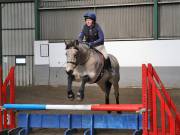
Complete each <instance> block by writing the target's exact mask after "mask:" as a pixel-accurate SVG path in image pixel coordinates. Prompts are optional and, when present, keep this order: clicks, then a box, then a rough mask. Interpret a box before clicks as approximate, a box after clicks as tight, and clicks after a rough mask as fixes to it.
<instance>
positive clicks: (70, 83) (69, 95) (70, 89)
mask: <svg viewBox="0 0 180 135" xmlns="http://www.w3.org/2000/svg"><path fill="white" fill-rule="evenodd" d="M73 79H74V76H73V75H68V87H67V97H68V99H69V100H74V93H73V91H72V81H73Z"/></svg>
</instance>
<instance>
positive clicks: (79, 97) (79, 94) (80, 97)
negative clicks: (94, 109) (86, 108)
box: [76, 92, 84, 101]
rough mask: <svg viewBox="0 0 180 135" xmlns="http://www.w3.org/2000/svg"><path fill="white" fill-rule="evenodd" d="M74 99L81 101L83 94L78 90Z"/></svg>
mask: <svg viewBox="0 0 180 135" xmlns="http://www.w3.org/2000/svg"><path fill="white" fill-rule="evenodd" d="M76 99H77V100H78V101H83V99H84V96H83V94H81V93H80V92H78V93H77V96H76Z"/></svg>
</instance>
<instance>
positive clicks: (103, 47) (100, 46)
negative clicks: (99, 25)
mask: <svg viewBox="0 0 180 135" xmlns="http://www.w3.org/2000/svg"><path fill="white" fill-rule="evenodd" d="M95 48H96V49H97V50H98V51H99V52H101V53H102V54H103V56H104V58H105V59H107V58H108V54H107V52H106V49H105V46H104V45H99V46H97V47H95Z"/></svg>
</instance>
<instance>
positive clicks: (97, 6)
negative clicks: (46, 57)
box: [40, 0, 180, 41]
mask: <svg viewBox="0 0 180 135" xmlns="http://www.w3.org/2000/svg"><path fill="white" fill-rule="evenodd" d="M158 4H159V6H158V7H159V10H158V18H159V19H158V21H159V28H158V31H159V34H158V35H159V38H168V39H169V38H170V39H176V38H180V28H179V27H180V25H179V24H180V23H179V22H180V14H179V13H180V0H159V1H158ZM88 10H89V11H90V10H91V11H95V12H96V14H97V18H98V19H97V21H98V23H99V24H100V25H101V26H102V28H103V30H104V32H105V38H106V40H112V39H113V40H114V39H115V40H117V39H118V40H122V39H153V0H109V1H104V0H88V1H85V0H68V1H66V0H59V1H53V0H49V1H46V0H41V2H40V16H41V39H43V40H44V39H48V40H50V41H54V40H63V39H67V38H69V39H71V38H77V36H78V33H79V32H80V30H81V26H82V24H83V22H84V21H83V17H82V16H83V13H85V12H86V11H88Z"/></svg>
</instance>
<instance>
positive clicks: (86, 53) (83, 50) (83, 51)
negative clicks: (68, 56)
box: [79, 47, 91, 65]
mask: <svg viewBox="0 0 180 135" xmlns="http://www.w3.org/2000/svg"><path fill="white" fill-rule="evenodd" d="M90 53H91V50H90V49H89V48H87V47H80V51H79V58H80V65H82V64H85V63H86V62H87V61H88V59H89V57H90Z"/></svg>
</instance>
